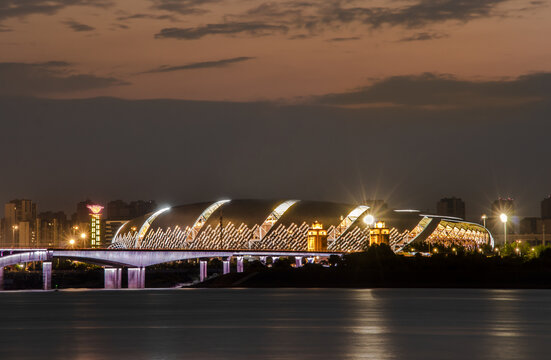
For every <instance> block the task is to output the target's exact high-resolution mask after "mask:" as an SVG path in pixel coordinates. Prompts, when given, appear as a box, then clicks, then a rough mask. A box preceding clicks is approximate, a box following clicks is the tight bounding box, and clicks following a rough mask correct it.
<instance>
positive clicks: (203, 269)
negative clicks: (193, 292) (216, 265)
mask: <svg viewBox="0 0 551 360" xmlns="http://www.w3.org/2000/svg"><path fill="white" fill-rule="evenodd" d="M207 264H208V261H207V260H199V281H201V282H203V281H205V279H206V278H207V276H208V274H207Z"/></svg>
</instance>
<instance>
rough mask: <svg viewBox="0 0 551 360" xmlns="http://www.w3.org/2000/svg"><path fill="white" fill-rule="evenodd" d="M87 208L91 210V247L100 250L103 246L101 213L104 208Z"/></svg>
mask: <svg viewBox="0 0 551 360" xmlns="http://www.w3.org/2000/svg"><path fill="white" fill-rule="evenodd" d="M87 207H88V209H89V210H90V247H92V248H99V247H101V244H102V243H101V240H102V231H101V230H102V222H101V213H102V211H103V206H101V205H95V204H91V205H88V206H87Z"/></svg>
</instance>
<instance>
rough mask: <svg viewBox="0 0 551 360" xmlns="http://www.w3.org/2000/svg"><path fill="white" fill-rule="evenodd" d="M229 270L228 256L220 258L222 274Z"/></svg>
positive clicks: (227, 272)
mask: <svg viewBox="0 0 551 360" xmlns="http://www.w3.org/2000/svg"><path fill="white" fill-rule="evenodd" d="M230 272H231V269H230V259H229V258H224V259H223V260H222V274H224V275H225V274H229V273H230Z"/></svg>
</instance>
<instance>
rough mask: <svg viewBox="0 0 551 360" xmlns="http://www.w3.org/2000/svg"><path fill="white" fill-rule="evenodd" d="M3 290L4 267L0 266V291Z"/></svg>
mask: <svg viewBox="0 0 551 360" xmlns="http://www.w3.org/2000/svg"><path fill="white" fill-rule="evenodd" d="M2 290H4V267H3V266H0V291H2Z"/></svg>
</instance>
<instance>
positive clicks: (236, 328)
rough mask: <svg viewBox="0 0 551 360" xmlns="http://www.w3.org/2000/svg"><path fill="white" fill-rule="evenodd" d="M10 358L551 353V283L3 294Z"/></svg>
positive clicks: (1, 346)
mask: <svg viewBox="0 0 551 360" xmlns="http://www.w3.org/2000/svg"><path fill="white" fill-rule="evenodd" d="M0 311H1V316H0V359H2V360H4V359H37V358H43V359H57V358H63V359H67V358H72V359H82V360H99V359H101V360H103V359H118V360H120V359H182V358H190V359H193V358H195V359H197V358H200V359H299V358H300V359H317V358H324V359H469V360H471V359H498V358H499V359H547V358H551V351H550V350H549V349H550V347H549V345H551V342H550V340H551V291H546V290H472V289H457V290H452V289H443V290H442V289H375V290H368V289H366V290H357V289H188V290H167V291H78V292H66V291H61V292H49V293H42V292H17V293H0Z"/></svg>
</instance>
